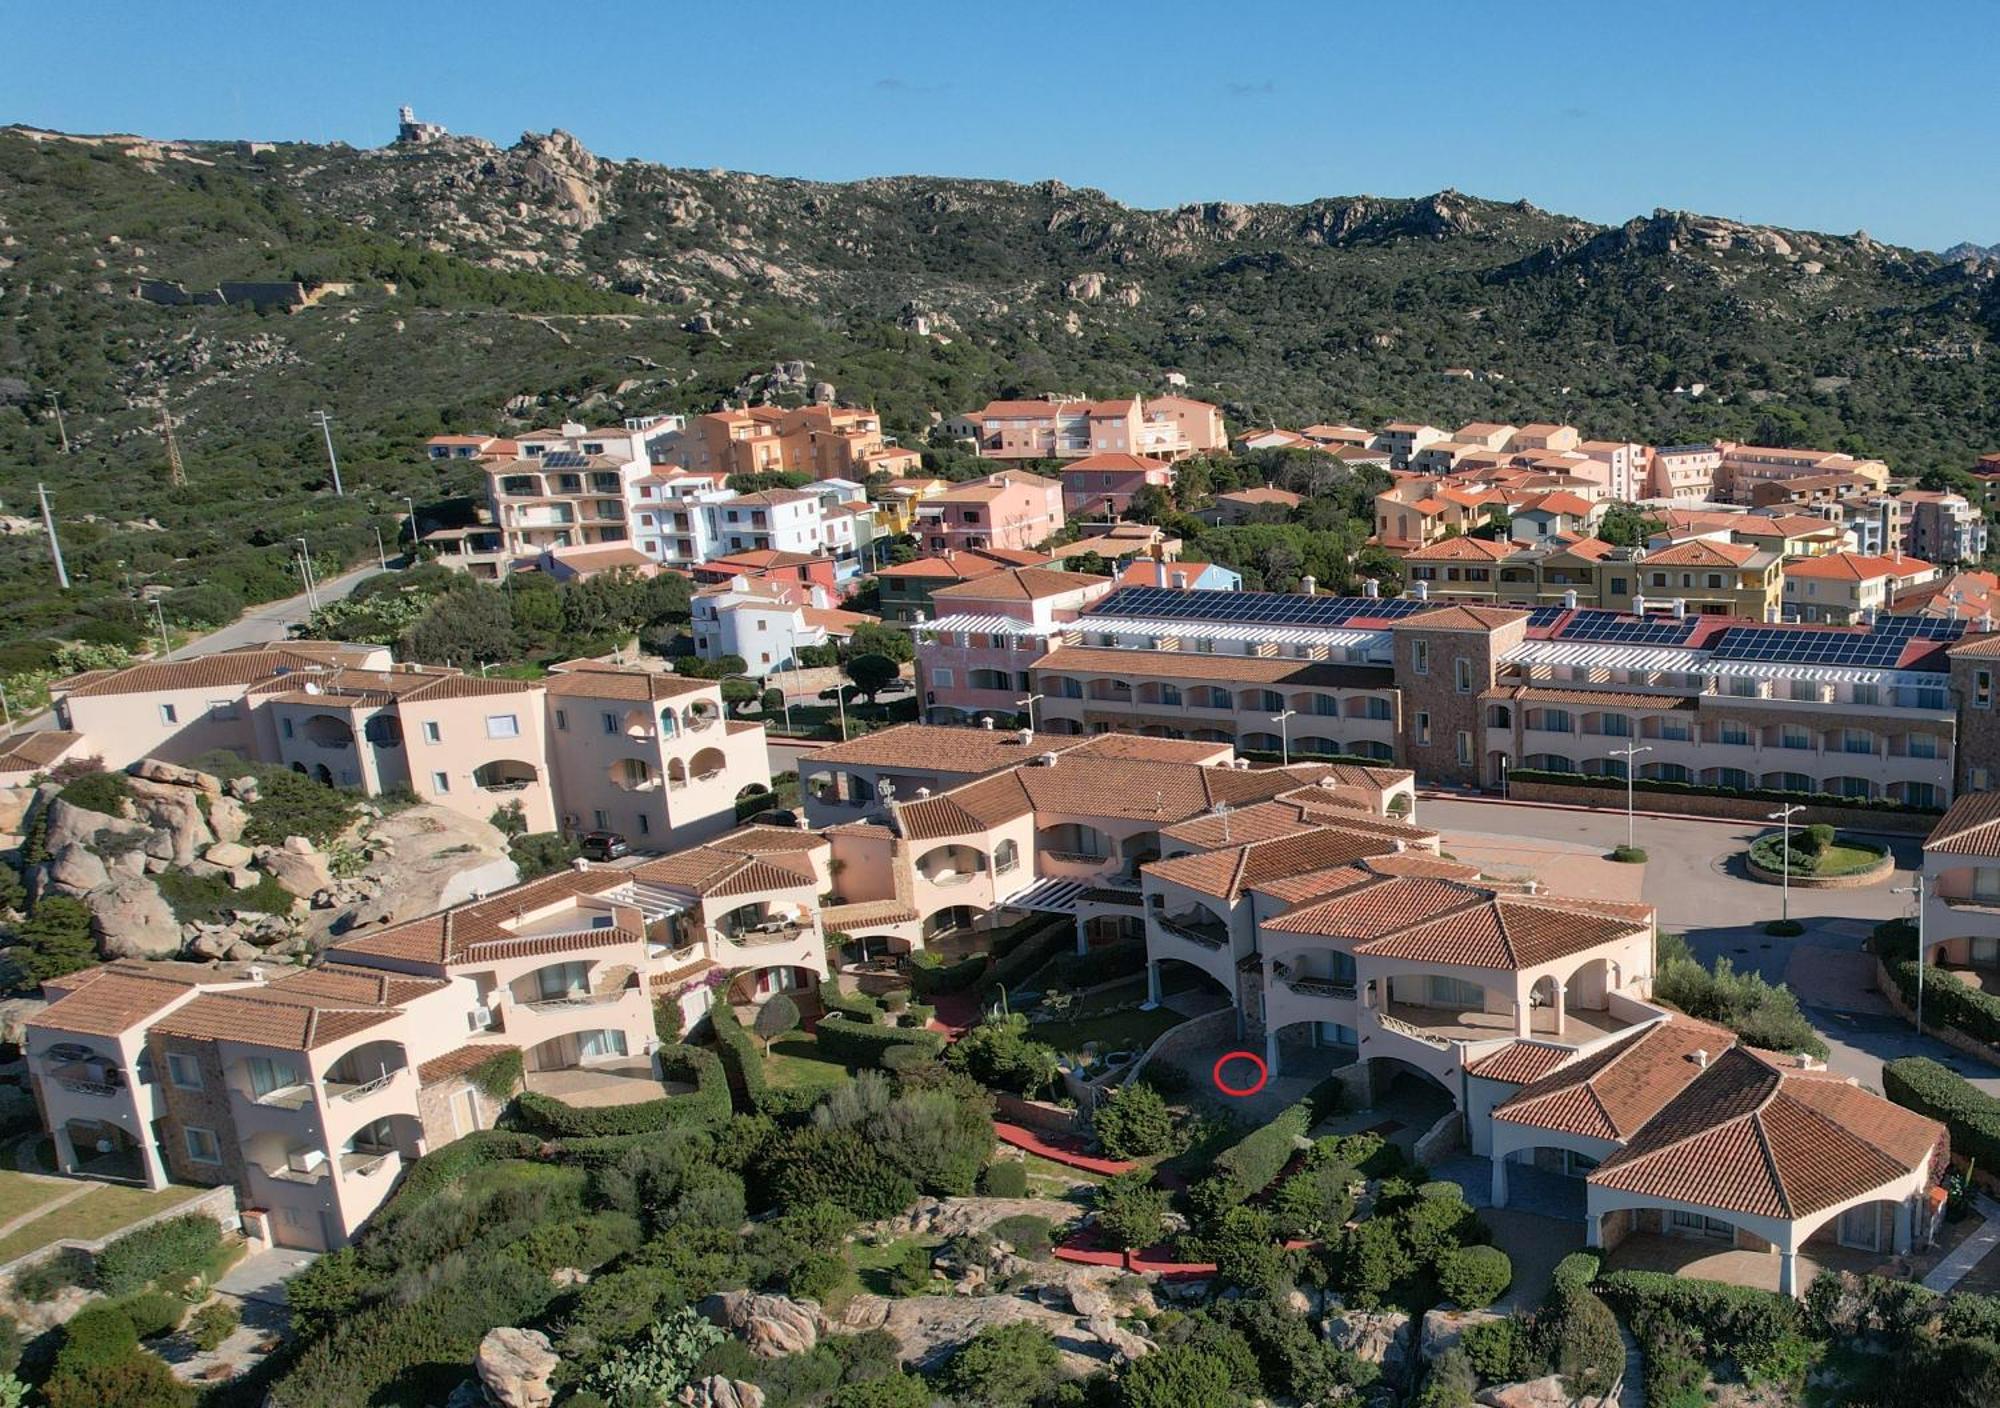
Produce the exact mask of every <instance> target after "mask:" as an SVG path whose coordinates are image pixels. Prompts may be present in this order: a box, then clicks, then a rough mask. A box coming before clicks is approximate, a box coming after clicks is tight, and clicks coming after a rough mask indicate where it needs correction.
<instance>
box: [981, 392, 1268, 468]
mask: <svg viewBox="0 0 2000 1408" xmlns="http://www.w3.org/2000/svg"><path fill="white" fill-rule="evenodd" d="M960 421H962V423H963V426H964V428H965V429H966V430H968V431H969V432H971V437H972V439H973V441H974V443H975V444H976V445H977V446H978V447H979V453H980V454H982V455H984V456H986V457H987V458H988V459H995V460H1054V459H1080V458H1082V457H1084V456H1086V455H1105V454H1114V455H1115V454H1138V455H1147V456H1150V457H1152V458H1155V459H1167V460H1177V459H1182V458H1184V457H1185V456H1188V455H1199V454H1206V453H1208V452H1209V451H1211V450H1219V449H1222V448H1224V447H1225V446H1227V445H1228V443H1229V441H1228V436H1227V434H1226V432H1225V431H1224V430H1223V426H1222V412H1221V411H1220V410H1218V409H1217V408H1216V407H1214V406H1211V405H1209V404H1208V402H1206V401H1196V400H1194V399H1192V398H1191V397H1187V396H1162V397H1159V398H1158V399H1157V400H1154V401H1151V402H1146V401H1142V400H1141V399H1140V398H1139V397H1137V396H1128V397H1122V398H1119V399H1115V400H1109V401H1087V400H1082V399H1071V400H1054V401H989V402H987V403H986V405H985V406H984V407H983V408H981V409H979V410H977V411H972V412H969V413H968V414H967V415H965V416H963V417H961V418H960ZM953 423H954V424H958V423H959V422H957V421H955V422H953Z"/></svg>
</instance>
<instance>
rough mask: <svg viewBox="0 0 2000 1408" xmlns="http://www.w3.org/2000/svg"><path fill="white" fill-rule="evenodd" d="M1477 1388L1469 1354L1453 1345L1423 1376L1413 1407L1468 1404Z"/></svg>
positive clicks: (1466, 1406)
mask: <svg viewBox="0 0 2000 1408" xmlns="http://www.w3.org/2000/svg"><path fill="white" fill-rule="evenodd" d="M1482 1328H1483V1327H1482ZM1478 1388H1479V1377H1478V1374H1477V1373H1476V1372H1475V1370H1474V1368H1473V1364H1472V1356H1471V1355H1470V1354H1468V1353H1466V1351H1465V1349H1464V1348H1463V1347H1462V1346H1458V1345H1454V1346H1453V1347H1452V1348H1450V1349H1447V1350H1446V1351H1445V1352H1444V1353H1442V1354H1440V1355H1439V1356H1438V1357H1437V1362H1436V1363H1434V1364H1432V1365H1431V1372H1430V1377H1429V1378H1427V1379H1425V1380H1424V1388H1423V1392H1421V1393H1419V1394H1418V1395H1417V1397H1416V1404H1415V1408H1472V1405H1473V1402H1474V1399H1473V1397H1472V1395H1473V1394H1474V1393H1475V1392H1476V1391H1477V1390H1478Z"/></svg>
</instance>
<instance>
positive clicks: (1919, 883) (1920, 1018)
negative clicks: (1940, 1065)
mask: <svg viewBox="0 0 2000 1408" xmlns="http://www.w3.org/2000/svg"><path fill="white" fill-rule="evenodd" d="M1895 893H1897V894H1899V895H1914V896H1916V900H1917V1035H1918V1036H1922V1035H1923V1034H1924V873H1923V872H1922V871H1921V870H1920V871H1918V872H1917V876H1916V879H1915V880H1914V881H1912V882H1911V883H1910V884H1908V885H1899V886H1897V887H1896V891H1895Z"/></svg>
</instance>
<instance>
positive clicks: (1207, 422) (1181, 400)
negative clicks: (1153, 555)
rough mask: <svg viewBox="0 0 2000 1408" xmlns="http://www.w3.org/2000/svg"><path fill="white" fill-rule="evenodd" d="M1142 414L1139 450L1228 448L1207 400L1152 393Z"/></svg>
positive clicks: (1175, 452) (1174, 455)
mask: <svg viewBox="0 0 2000 1408" xmlns="http://www.w3.org/2000/svg"><path fill="white" fill-rule="evenodd" d="M1141 414H1142V419H1141V421H1140V425H1139V452H1140V453H1141V454H1144V455H1149V456H1154V457H1157V458H1163V459H1169V460H1177V459H1184V458H1186V457H1187V456H1189V455H1208V454H1214V453H1216V452H1218V451H1222V450H1227V449H1228V448H1229V432H1228V431H1227V429H1225V428H1224V426H1223V424H1222V410H1221V408H1220V407H1218V406H1211V405H1210V404H1209V403H1208V402H1206V401H1197V400H1195V399H1194V398H1192V397H1190V396H1155V397H1154V398H1153V399H1152V400H1150V401H1147V402H1145V403H1144V404H1143V406H1142V407H1141ZM1364 443H1365V442H1364Z"/></svg>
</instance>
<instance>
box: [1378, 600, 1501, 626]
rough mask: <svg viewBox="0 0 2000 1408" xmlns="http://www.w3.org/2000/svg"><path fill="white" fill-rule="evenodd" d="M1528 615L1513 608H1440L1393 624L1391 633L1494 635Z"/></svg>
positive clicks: (1391, 624) (1398, 620) (1422, 612)
mask: <svg viewBox="0 0 2000 1408" xmlns="http://www.w3.org/2000/svg"><path fill="white" fill-rule="evenodd" d="M1527 619H1528V613H1527V612H1526V611H1524V610H1522V609H1520V608H1519V607H1513V606H1440V607H1439V608H1438V609H1437V610H1435V611H1419V612H1416V613H1414V614H1412V615H1409V616H1404V617H1401V618H1399V619H1397V620H1396V621H1393V622H1391V623H1390V629H1391V630H1402V629H1403V628H1404V627H1412V628H1415V629H1419V630H1426V631H1490V630H1493V629H1495V628H1496V627H1499V626H1510V625H1512V624H1513V623H1514V622H1516V621H1525V620H1527Z"/></svg>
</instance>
